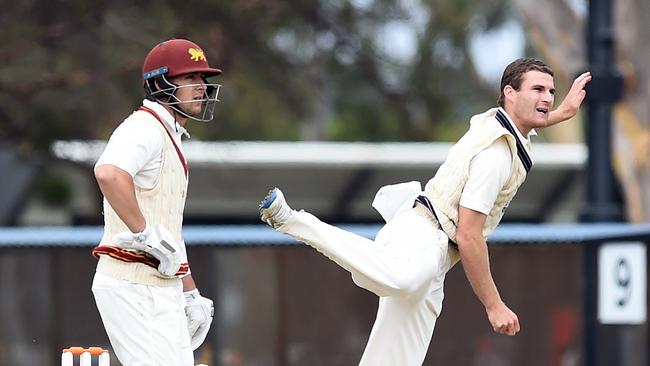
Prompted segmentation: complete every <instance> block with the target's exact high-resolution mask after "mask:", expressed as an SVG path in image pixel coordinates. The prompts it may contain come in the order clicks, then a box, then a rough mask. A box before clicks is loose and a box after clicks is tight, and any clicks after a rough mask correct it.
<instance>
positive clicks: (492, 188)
mask: <svg viewBox="0 0 650 366" xmlns="http://www.w3.org/2000/svg"><path fill="white" fill-rule="evenodd" d="M499 109H500V110H501V112H503V114H504V115H505V116H506V117H507V119H508V122H509V123H510V125H511V126H512V128H513V129H514V130H515V132H516V134H517V135H516V136H515V138H516V139H519V140H520V141H521V142H522V143H523V144H526V143H527V142H528V139H529V138H531V137H532V136H535V135H537V133H536V132H535V130H530V132H529V133H528V136H527V137H524V136H523V135H522V134H521V132H520V131H519V130H518V129H517V126H516V125H515V124H514V122H512V120H511V119H510V116H508V113H506V111H505V110H504V109H503V108H499ZM511 165H512V155H511V153H510V148H509V147H508V143H507V142H506V140H505V138H503V137H502V138H499V139H497V140H496V141H494V142H493V143H492V144H491V145H490V146H488V147H486V148H485V149H484V150H483V151H481V152H480V153H478V154H477V155H476V156H475V157H474V158H473V159H472V162H471V163H470V167H469V178H468V179H467V183H466V184H465V188H463V193H462V194H461V196H460V202H459V205H461V206H463V207H465V208H469V209H471V210H474V211H478V212H480V213H483V214H485V215H489V214H490V210H492V206H493V205H494V202H495V201H496V199H497V196H498V195H499V192H500V191H501V188H503V185H504V184H505V183H506V181H507V180H508V177H509V175H510V171H511V170H510V169H511Z"/></svg>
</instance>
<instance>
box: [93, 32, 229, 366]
mask: <svg viewBox="0 0 650 366" xmlns="http://www.w3.org/2000/svg"><path fill="white" fill-rule="evenodd" d="M219 74H221V70H219V69H215V68H212V67H210V66H209V65H208V61H207V59H206V57H205V53H204V52H203V50H202V49H201V48H200V47H199V46H198V45H197V44H195V43H194V42H191V41H189V40H185V39H171V40H168V41H165V42H162V43H160V44H158V45H156V46H155V47H153V49H152V50H151V51H150V52H149V54H148V55H147V56H146V58H145V60H144V65H143V68H142V82H143V86H144V95H145V99H144V100H143V101H142V105H141V106H140V107H139V108H138V109H137V110H136V111H134V112H133V113H132V114H131V115H130V116H128V117H127V118H126V119H125V120H124V121H123V122H122V123H121V124H120V125H119V126H118V127H117V128H116V129H115V131H114V132H113V134H112V135H111V137H110V139H109V141H108V143H107V145H106V148H105V150H104V152H103V153H102V154H101V156H100V157H99V160H98V161H97V163H96V165H95V177H96V179H97V182H98V184H99V188H100V189H101V192H102V194H103V195H104V201H103V204H104V210H103V211H104V234H103V237H102V239H101V242H100V243H99V245H98V246H97V247H95V248H94V250H93V255H95V256H96V257H97V258H98V259H99V260H98V262H97V269H96V273H95V277H94V279H93V284H92V291H93V294H94V297H95V302H96V304H97V308H98V310H99V314H100V315H101V318H102V322H103V323H104V328H105V329H106V333H107V334H108V337H109V339H110V342H111V345H112V347H113V351H114V353H115V355H116V356H117V358H118V359H119V360H120V362H121V363H122V365H124V366H160V365H169V366H191V365H194V355H193V351H194V350H195V349H196V348H198V347H199V346H200V345H201V344H202V343H203V341H204V340H205V338H206V336H207V333H208V330H209V328H210V324H211V323H212V317H213V312H214V308H213V303H212V300H210V299H207V298H205V297H203V296H201V294H200V293H199V290H198V289H197V288H196V284H195V283H194V280H193V278H192V275H191V271H190V266H189V264H188V261H187V252H186V250H185V242H184V240H183V235H182V223H183V209H184V206H185V197H186V195H187V186H188V178H189V170H188V167H187V160H186V159H185V154H184V152H183V145H182V141H181V137H182V136H183V135H186V136H188V137H189V135H188V134H187V132H186V131H185V128H184V126H185V124H186V122H187V121H188V120H195V121H203V122H207V121H210V120H212V116H213V112H214V107H215V104H216V103H217V102H218V96H219V90H220V88H221V85H219V84H214V83H210V82H209V81H208V80H207V78H209V77H212V76H217V75H219Z"/></svg>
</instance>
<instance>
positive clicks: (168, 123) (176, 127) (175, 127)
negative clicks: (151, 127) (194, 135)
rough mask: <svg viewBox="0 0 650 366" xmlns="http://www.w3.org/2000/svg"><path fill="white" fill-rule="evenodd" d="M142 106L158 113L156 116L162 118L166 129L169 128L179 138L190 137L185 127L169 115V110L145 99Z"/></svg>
mask: <svg viewBox="0 0 650 366" xmlns="http://www.w3.org/2000/svg"><path fill="white" fill-rule="evenodd" d="M142 105H144V106H145V107H147V108H149V109H151V110H153V111H154V112H156V114H158V116H160V118H161V119H162V120H163V121H164V122H165V128H167V130H168V131H169V132H171V133H173V134H175V135H177V136H179V137H180V136H182V135H185V136H186V137H187V138H189V137H190V134H189V133H188V132H187V130H186V129H185V127H183V126H181V124H180V123H178V122H176V119H174V116H172V114H171V113H169V111H167V109H166V108H165V107H163V106H162V105H161V104H159V103H156V102H152V101H150V100H148V99H144V100H143V101H142Z"/></svg>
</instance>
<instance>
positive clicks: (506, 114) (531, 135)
mask: <svg viewBox="0 0 650 366" xmlns="http://www.w3.org/2000/svg"><path fill="white" fill-rule="evenodd" d="M499 110H500V111H501V112H503V114H504V115H505V116H506V119H507V120H508V123H510V125H511V126H512V128H513V129H514V130H515V133H516V134H517V138H518V139H520V140H521V141H523V142H525V143H529V142H530V138H531V137H533V136H537V131H535V129H534V128H531V129H530V131H529V132H528V135H527V136H526V137H524V135H522V134H521V131H519V129H518V128H517V125H516V124H515V123H514V122H512V119H511V118H510V116H509V115H508V113H506V110H505V109H503V108H502V107H499Z"/></svg>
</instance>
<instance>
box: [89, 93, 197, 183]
mask: <svg viewBox="0 0 650 366" xmlns="http://www.w3.org/2000/svg"><path fill="white" fill-rule="evenodd" d="M142 104H143V105H144V106H145V107H147V108H150V109H151V110H153V111H154V112H156V113H157V114H158V116H160V118H161V119H162V120H163V121H164V122H165V128H166V129H167V131H169V133H170V134H171V136H172V138H173V139H174V142H175V143H176V146H178V148H179V149H180V151H181V153H183V145H182V144H181V136H182V135H183V134H186V135H187V132H186V130H185V128H183V126H181V125H180V124H179V123H178V122H176V120H175V119H174V117H173V116H172V115H171V114H170V113H169V112H168V111H167V110H166V109H165V107H163V106H162V105H160V104H158V103H155V102H152V101H149V100H146V99H145V100H143V101H142ZM143 118H151V115H150V114H149V113H146V112H144V113H142V112H140V113H136V112H133V113H132V114H131V115H130V116H129V117H127V118H126V119H125V120H124V122H122V123H121V124H120V125H119V126H118V127H117V128H116V129H115V131H113V134H112V135H111V137H110V139H109V140H108V143H107V144H106V148H105V150H104V152H103V153H102V155H101V156H100V157H99V159H98V160H97V163H96V164H95V169H97V167H98V166H100V165H106V164H109V165H114V166H116V167H118V168H120V169H122V170H124V171H125V172H127V173H129V174H130V175H131V176H132V177H133V182H134V183H135V184H136V185H137V186H140V187H142V188H146V189H148V188H153V186H154V184H155V183H156V178H157V177H158V175H159V174H160V166H161V164H162V149H163V144H164V140H163V139H165V138H168V137H167V136H164V135H162V134H161V133H159V132H158V129H156V128H155V126H152V125H151V123H150V122H148V121H143V120H142V119H143ZM156 123H158V122H156ZM188 136H189V135H188Z"/></svg>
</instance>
